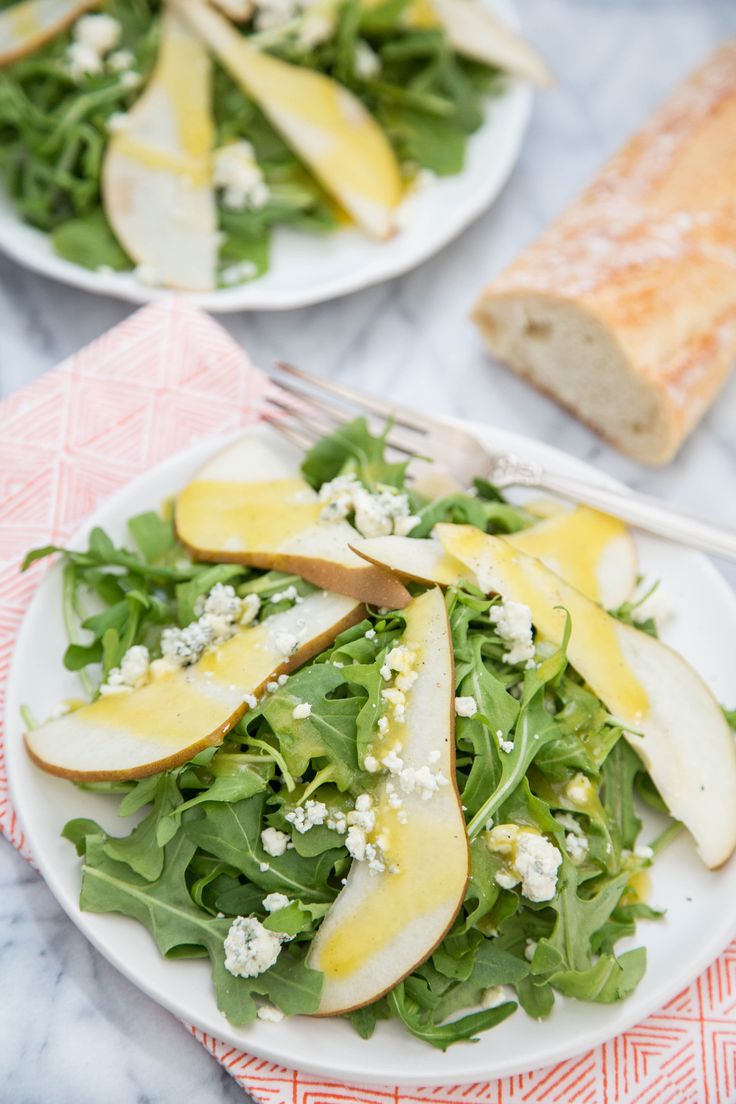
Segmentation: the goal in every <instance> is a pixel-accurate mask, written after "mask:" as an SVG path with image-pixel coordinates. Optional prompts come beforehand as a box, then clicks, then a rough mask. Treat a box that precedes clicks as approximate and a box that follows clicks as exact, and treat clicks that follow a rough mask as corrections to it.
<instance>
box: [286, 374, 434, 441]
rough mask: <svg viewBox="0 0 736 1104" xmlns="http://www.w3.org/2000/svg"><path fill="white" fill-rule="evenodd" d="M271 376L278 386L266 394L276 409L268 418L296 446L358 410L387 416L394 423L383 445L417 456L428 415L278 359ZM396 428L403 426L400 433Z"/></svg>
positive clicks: (329, 430) (328, 430) (427, 428)
mask: <svg viewBox="0 0 736 1104" xmlns="http://www.w3.org/2000/svg"><path fill="white" fill-rule="evenodd" d="M272 379H273V381H274V383H275V384H276V385H277V387H278V390H276V389H274V390H273V391H271V392H270V393H269V395H268V402H269V404H270V405H271V406H272V407H275V408H276V410H275V411H274V417H268V414H267V418H268V421H269V422H270V423H271V425H272V426H273V427H274V429H276V430H278V432H279V433H282V434H283V436H285V437H287V438H288V439H289V440H290V441H292V442H293V443H294V444H296V445H298V446H299V447H300V448H309V446H310V445H311V444H313V443H314V441H316V440H318V439H319V438H320V437H324V436H325V435H326V434H330V433H335V431H336V430H339V429H340V427H341V426H343V425H346V424H347V423H348V422H350V421H352V420H353V419H354V418H356V417H358V416H360V415H362V416H363V417H367V418H369V419H371V418H372V416H377V417H378V418H380V419H382V420H384V421H388V420H390V421H391V422H392V423H393V424H392V427H391V429H390V431H389V434H388V437H387V444H388V446H389V447H390V448H391V449H393V450H395V451H396V452H399V453H402V454H403V455H404V456H409V457H414V456H418V455H421V453H422V437H423V436H424V435H425V434H428V433H430V432H431V430H432V423H431V419H429V418H424V417H423V416H422V415H420V414H415V413H414V412H413V411H411V410H407V409H406V408H405V407H402V406H392V405H390V404H389V403H385V402H382V401H381V400H380V399H376V398H374V397H372V396H369V395H363V394H361V392H359V391H355V390H353V389H352V388H350V387H346V386H345V385H344V384H338V383H334V382H333V381H331V380H325V379H320V377H319V376H315V375H312V374H311V373H309V372H305V371H304V370H303V369H301V368H295V367H294V366H293V365H291V364H285V363H283V362H279V363H277V364H276V365H275V371H274V373H273V374H272ZM398 427H403V432H402V429H400V428H398ZM406 430H408V431H409V432H408V433H407V432H406Z"/></svg>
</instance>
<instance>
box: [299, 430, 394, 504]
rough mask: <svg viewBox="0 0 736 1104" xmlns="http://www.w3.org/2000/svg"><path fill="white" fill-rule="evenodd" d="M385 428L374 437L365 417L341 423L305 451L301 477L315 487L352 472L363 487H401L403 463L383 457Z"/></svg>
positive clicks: (386, 431)
mask: <svg viewBox="0 0 736 1104" xmlns="http://www.w3.org/2000/svg"><path fill="white" fill-rule="evenodd" d="M389 428H390V427H389V426H387V427H386V429H385V431H384V433H383V434H381V435H380V436H374V435H373V434H372V433H371V431H370V429H369V427H368V423H367V421H366V420H365V418H356V419H355V420H354V421H352V422H348V424H347V425H345V426H341V427H340V429H338V430H336V432H335V433H332V434H330V436H329V437H323V438H322V439H321V440H319V441H318V442H317V443H316V445H313V446H312V448H311V449H310V450H309V452H308V453H307V455H306V457H305V458H304V461H303V463H302V474H303V475H304V478H305V479H306V480H307V482H308V483H309V484H310V485H311V486H312V487H314V488H316V489H318V488H319V487H321V486H322V484H323V483H328V482H329V481H330V480H331V479H334V478H335V477H336V476H338V475H343V474H346V473H348V472H353V473H354V474H355V475H356V476H357V477H358V478H359V479H360V480H361V482H363V483H364V484H365V485H366V487H369V488H373V487H375V486H377V485H378V484H384V485H387V486H391V487H397V488H398V489H399V490H401V489H402V488H403V486H404V477H405V473H406V466H407V465H406V463H400V464H392V463H389V462H388V461H387V460H386V459H385V457H384V451H385V448H386V435H387V434H388V432H389Z"/></svg>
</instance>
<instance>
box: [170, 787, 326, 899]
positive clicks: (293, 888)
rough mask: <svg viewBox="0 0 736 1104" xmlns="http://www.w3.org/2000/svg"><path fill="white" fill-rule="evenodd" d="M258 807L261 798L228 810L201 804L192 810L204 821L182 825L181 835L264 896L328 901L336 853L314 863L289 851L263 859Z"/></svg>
mask: <svg viewBox="0 0 736 1104" xmlns="http://www.w3.org/2000/svg"><path fill="white" fill-rule="evenodd" d="M264 803H265V797H264V796H263V795H262V794H256V795H255V796H254V797H249V798H246V800H245V801H237V802H233V803H230V804H222V805H215V804H213V805H207V804H206V803H205V804H203V805H200V806H199V810H198V811H200V812H204V814H205V815H204V816H201V817H200V818H199V819H197V820H187V821H186V823H185V824H184V831H185V833H186V835H187V836H188V837H189V839H190V840H192V841H193V842H194V843H196V844H197V845H198V846H199V847H201V848H203V850H205V851H207V852H208V853H209V854H210V855H214V856H215V858H218V859H222V861H223V862H226V863H228V864H229V865H231V866H234V867H235V868H236V869H237V870H240V871H241V872H242V873H243V874H245V876H246V877H247V878H248V879H249V881H251V882H253V883H254V884H255V885H257V886H259V887H260V888H261V889H262V890H264V892H266V893H273V892H280V893H285V894H286V895H287V896H289V897H298V898H300V899H301V900H304V901H330V900H332V898H333V897H335V896H336V891H335V890H334V889H332V888H331V887H330V886H329V885H328V882H327V879H328V877H329V874H330V871H331V870H332V867H333V866H334V864H335V860H336V859H337V858H338V857H339V856H340V854H341V851H337V850H335V851H327V852H325V853H324V854H323V855H320V856H319V857H318V858H315V859H305V858H303V857H302V856H301V855H298V854H297V853H296V851H291V850H290V851H286V852H285V853H284V854H283V855H279V856H278V857H274V856H273V855H268V854H267V853H266V852H265V851H264V850H263V847H262V845H261V822H262V819H263V807H264ZM190 815H191V814H190ZM261 867H264V868H265V869H263V870H262V869H261Z"/></svg>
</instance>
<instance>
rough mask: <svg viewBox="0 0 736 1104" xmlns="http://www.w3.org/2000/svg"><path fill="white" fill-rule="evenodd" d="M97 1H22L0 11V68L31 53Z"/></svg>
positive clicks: (97, 1) (97, 0) (92, 6)
mask: <svg viewBox="0 0 736 1104" xmlns="http://www.w3.org/2000/svg"><path fill="white" fill-rule="evenodd" d="M98 3H99V0H21V3H18V4H12V5H11V7H9V8H5V9H4V10H3V11H0V67H1V66H3V65H9V64H10V62H11V61H17V60H18V58H22V57H25V56H26V55H27V54H32V53H33V52H34V50H38V49H39V48H40V47H41V46H43V44H44V43H45V42H48V41H49V39H51V38H53V37H54V36H55V35H57V34H60V33H61V32H62V31H63V30H65V29H66V28H67V27H68V26H69V24H70V23H73V22H74V20H75V19H77V18H78V17H79V16H80V15H82V13H83V12H85V11H88V10H89V9H90V8H94V7H96V6H97V4H98Z"/></svg>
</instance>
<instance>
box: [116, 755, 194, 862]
mask: <svg viewBox="0 0 736 1104" xmlns="http://www.w3.org/2000/svg"><path fill="white" fill-rule="evenodd" d="M155 777H156V779H157V782H156V786H155V788H154V791H153V808H152V809H151V811H150V813H148V815H147V816H146V817H145V818H144V819H143V820H142V821H141V822H140V824H138V825H137V826H136V827H135V828H134V829H133V831H132V832H131V833H130V835H128V836H122V837H116V836H108V837H107V839H106V840H105V842H104V843H103V845H102V848H103V850H104V852H105V854H106V855H107V856H108V858H110V859H114V860H115V862H118V863H121V862H122V863H127V865H128V866H129V867H130V868H131V870H134V871H135V872H136V874H140V876H141V877H142V878H145V879H146V881H148V882H152V881H154V879H156V878H158V877H159V876H160V874H161V871H162V870H163V866H164V849H163V847H162V846H161V845H160V843H159V842H158V839H157V832H158V828H159V824H160V822H161V821H162V820H163V819H164V818H166V817H168V816H169V814H170V813H171V812H172V811H173V810H174V809H176V807H177V805H181V801H182V796H181V794H180V793H179V787H178V786H177V784H176V775H175V774H169V773H165V774H159V775H156V776H155Z"/></svg>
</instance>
